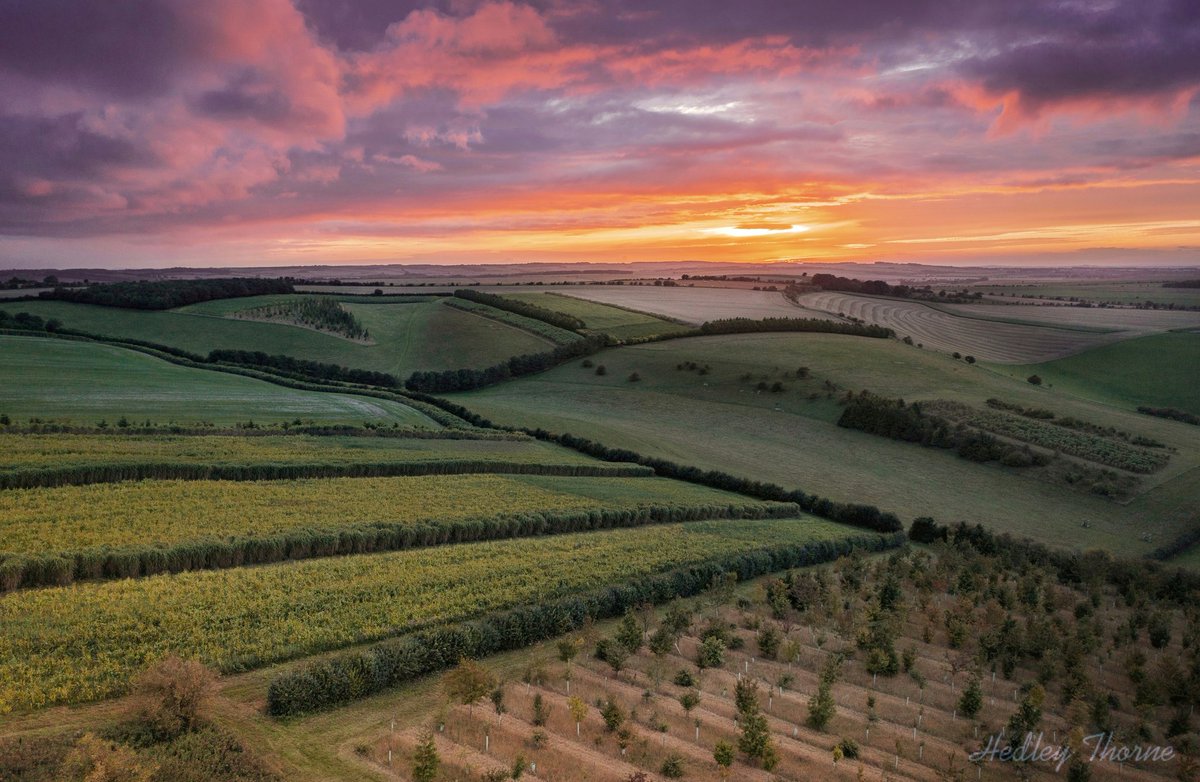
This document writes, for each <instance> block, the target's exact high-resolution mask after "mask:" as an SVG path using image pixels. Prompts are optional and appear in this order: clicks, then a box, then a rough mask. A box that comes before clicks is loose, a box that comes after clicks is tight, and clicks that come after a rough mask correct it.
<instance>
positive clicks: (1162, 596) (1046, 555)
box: [909, 516, 1200, 608]
mask: <svg viewBox="0 0 1200 782" xmlns="http://www.w3.org/2000/svg"><path fill="white" fill-rule="evenodd" d="M909 540H911V541H912V542H914V543H926V544H939V543H940V544H944V545H947V546H951V547H953V548H958V549H963V550H970V551H975V552H978V553H980V554H983V555H985V556H989V557H996V558H998V559H999V560H1000V561H1001V563H1002V567H1003V568H1005V569H1007V570H1008V571H1010V572H1024V571H1025V570H1027V569H1028V568H1029V567H1031V566H1032V567H1039V568H1045V569H1046V570H1047V571H1049V572H1050V573H1051V574H1053V575H1054V577H1055V578H1057V579H1058V581H1059V582H1060V583H1062V584H1064V585H1066V586H1071V587H1076V588H1078V587H1081V586H1084V585H1086V584H1088V583H1089V582H1093V581H1101V582H1106V583H1108V584H1111V585H1113V586H1114V587H1116V589H1117V591H1118V593H1119V594H1120V595H1121V597H1122V598H1124V599H1125V600H1126V602H1127V603H1128V604H1129V605H1134V604H1135V603H1137V602H1138V600H1139V599H1148V600H1151V601H1162V602H1165V603H1169V604H1170V605H1174V606H1179V607H1182V608H1187V607H1191V606H1194V605H1195V599H1196V593H1197V591H1200V573H1193V572H1191V571H1187V570H1183V569H1182V568H1178V567H1170V566H1167V565H1163V564H1162V563H1160V562H1157V561H1154V560H1152V559H1132V558H1125V557H1114V556H1113V555H1112V554H1110V553H1109V552H1107V551H1101V550H1090V551H1085V552H1078V551H1067V550H1065V549H1057V548H1050V547H1049V546H1046V545H1043V544H1041V543H1035V542H1033V541H1031V540H1028V539H1024V540H1022V539H1018V538H1014V537H1013V536H1012V535H1009V534H1008V533H997V532H993V531H992V530H989V529H987V528H986V527H984V526H982V525H980V524H974V525H971V524H967V523H966V522H961V521H960V522H958V523H957V524H953V525H944V524H938V523H937V522H936V521H935V520H933V519H932V518H929V517H927V516H925V517H921V518H918V519H914V520H913V523H912V526H911V528H910V529H909Z"/></svg>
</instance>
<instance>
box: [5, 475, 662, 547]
mask: <svg viewBox="0 0 1200 782" xmlns="http://www.w3.org/2000/svg"><path fill="white" fill-rule="evenodd" d="M474 473H489V474H500V475H563V476H572V477H584V476H605V477H610V478H639V477H645V476H650V475H653V474H654V471H653V470H652V469H650V468H649V467H645V466H643V465H637V464H627V465H608V464H522V463H519V462H510V461H503V460H493V459H479V460H467V459H456V460H454V461H424V462H370V463H362V464H261V463H259V464H195V463H189V462H174V463H172V462H158V463H142V464H83V465H77V466H73V467H43V468H38V467H27V468H22V469H16V470H4V471H2V472H0V490H4V489H31V488H42V487H45V488H51V487H55V486H83V485H86V484H89V483H117V482H119V481H145V480H161V481H165V480H182V481H286V480H296V479H300V478H395V477H408V476H412V475H470V474H474ZM0 545H2V544H0Z"/></svg>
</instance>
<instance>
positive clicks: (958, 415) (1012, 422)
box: [921, 400, 1170, 473]
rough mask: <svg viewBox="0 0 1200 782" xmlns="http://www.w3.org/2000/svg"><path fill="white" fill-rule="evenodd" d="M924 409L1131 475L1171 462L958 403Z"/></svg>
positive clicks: (1144, 451)
mask: <svg viewBox="0 0 1200 782" xmlns="http://www.w3.org/2000/svg"><path fill="white" fill-rule="evenodd" d="M921 407H922V408H923V409H924V410H925V411H927V412H931V413H935V414H938V415H942V416H946V417H948V418H952V419H954V420H958V421H963V422H964V423H966V424H968V425H969V426H973V427H975V428H977V429H983V430H985V431H988V432H992V433H993V434H998V435H1002V436H1004V437H1011V438H1013V439H1014V440H1021V441H1022V442H1026V443H1029V444H1031V445H1037V446H1040V447H1042V448H1048V449H1050V450H1053V451H1061V452H1062V453H1066V454H1070V455H1072V456H1078V457H1079V458H1081V459H1087V460H1088V461H1091V462H1096V463H1098V464H1106V465H1108V466H1109V467H1116V468H1118V469H1122V470H1129V471H1130V472H1139V473H1149V472H1154V471H1155V470H1158V469H1160V468H1162V467H1163V466H1165V465H1166V463H1167V461H1168V460H1169V459H1170V456H1169V455H1168V454H1165V453H1161V452H1157V451H1150V450H1147V449H1145V448H1138V447H1135V446H1132V445H1128V444H1126V443H1123V442H1120V441H1118V440H1114V439H1111V438H1108V437H1100V436H1099V435H1095V434H1090V433H1088V432H1082V431H1078V430H1074V429H1068V428H1066V427H1063V426H1058V425H1055V424H1050V423H1045V422H1043V421H1038V420H1036V419H1033V418H1026V417H1025V416H1017V415H1010V414H1008V413H1002V412H1000V411H998V410H979V409H976V408H973V407H968V406H967V405H964V404H960V403H958V402H948V401H941V400H939V401H935V402H924V403H922V404H921Z"/></svg>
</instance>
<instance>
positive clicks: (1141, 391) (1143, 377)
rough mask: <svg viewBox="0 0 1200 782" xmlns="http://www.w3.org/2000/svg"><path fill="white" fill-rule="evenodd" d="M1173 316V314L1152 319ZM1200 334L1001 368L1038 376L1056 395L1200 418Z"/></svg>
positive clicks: (1143, 340)
mask: <svg viewBox="0 0 1200 782" xmlns="http://www.w3.org/2000/svg"><path fill="white" fill-rule="evenodd" d="M1150 314H1171V313H1150ZM1198 367H1200V333H1195V332H1192V333H1187V332H1181V333H1175V334H1154V335H1150V336H1145V337H1139V338H1137V339H1131V340H1128V341H1125V342H1118V343H1116V344H1114V345H1105V346H1103V347H1098V348H1093V349H1092V350H1088V351H1086V352H1084V353H1079V354H1078V355H1074V356H1069V357H1067V358H1062V359H1058V360H1056V361H1049V362H1045V363H1039V364H1028V365H1023V366H1013V367H997V369H998V371H1001V372H1003V373H1005V374H1008V375H1011V376H1012V377H1028V376H1029V375H1032V374H1037V375H1038V376H1039V377H1041V378H1042V379H1043V381H1044V382H1045V383H1046V384H1049V385H1053V386H1054V388H1055V389H1056V390H1057V391H1060V392H1065V393H1069V394H1074V395H1076V396H1081V397H1084V398H1087V399H1095V400H1098V401H1101V402H1105V403H1107V404H1111V405H1115V406H1117V407H1123V408H1131V409H1132V408H1137V407H1138V406H1139V405H1148V406H1150V407H1175V408H1178V409H1180V410H1186V411H1188V412H1191V413H1195V414H1200V385H1198V384H1197V377H1198V373H1200V370H1198V369H1197V368H1198Z"/></svg>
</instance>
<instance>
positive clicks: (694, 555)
mask: <svg viewBox="0 0 1200 782" xmlns="http://www.w3.org/2000/svg"><path fill="white" fill-rule="evenodd" d="M855 532H861V531H856V530H853V529H852V528H848V527H843V526H840V525H836V524H831V523H828V522H822V521H817V520H814V519H804V520H796V519H776V520H764V521H717V522H696V523H691V524H682V525H679V524H676V525H662V526H656V527H644V528H638V529H621V530H610V531H604V532H594V533H583V534H574V535H559V536H553V537H546V538H536V539H527V540H513V541H501V542H490V543H471V544H462V545H459V546H448V547H443V548H438V549H425V550H419V551H409V552H397V553H392V554H375V555H363V556H354V557H336V558H332V559H322V560H313V561H308V562H298V563H290V564H284V565H275V566H268V567H254V568H236V569H233V570H223V571H214V572H199V573H184V574H180V575H175V576H160V577H153V578H144V579H132V580H125V581H116V582H110V583H104V584H84V585H75V586H72V587H65V588H51V589H40V590H33V591H28V592H20V593H15V594H11V595H7V596H5V597H4V598H3V599H2V600H0V625H3V627H4V628H5V632H4V633H3V634H2V635H0V714H4V713H6V712H9V711H13V710H25V709H31V708H37V707H41V706H45V705H48V704H52V703H69V702H78V701H84V700H93V699H96V698H101V697H105V696H110V695H113V694H115V693H118V692H120V691H121V690H122V689H124V687H125V686H126V684H127V683H128V681H129V677H130V676H131V675H132V674H133V673H134V672H136V671H138V670H140V669H141V668H143V667H144V666H145V665H146V664H148V663H149V662H151V661H153V660H155V659H158V658H161V657H163V656H165V655H167V654H171V653H174V654H182V655H186V656H188V657H199V658H200V659H201V660H203V661H205V662H206V663H208V664H210V665H213V666H214V667H217V668H220V669H222V670H225V671H232V670H239V669H246V668H252V667H257V666H260V665H264V664H266V663H270V662H273V661H277V660H282V659H288V658H293V657H298V656H302V655H305V654H312V653H316V652H320V651H324V650H327V649H333V648H337V647H341V646H346V645H349V644H354V643H360V642H365V641H371V640H376V639H379V638H385V637H388V636H393V635H397V634H400V633H403V632H406V631H409V630H413V629H416V628H420V627H426V626H429V625H433V624H439V623H444V622H451V621H456V620H461V619H464V618H467V617H471V616H477V615H481V614H485V613H487V612H489V611H495V610H498V609H502V608H506V607H509V606H513V605H518V604H521V603H528V602H540V601H545V600H549V599H552V598H554V597H558V596H562V595H566V594H570V593H573V592H578V591H581V590H585V589H589V588H595V587H598V586H602V585H605V584H619V583H622V582H624V581H627V580H629V579H631V578H634V577H636V576H639V575H643V574H648V573H654V572H658V571H663V570H668V569H671V568H675V567H680V566H683V565H686V564H689V563H693V562H701V561H705V560H708V559H711V558H713V557H718V556H723V555H729V554H733V553H737V552H742V551H747V550H753V549H756V548H765V547H769V546H777V545H788V544H793V543H794V544H803V543H808V542H813V541H820V540H838V539H844V538H846V537H847V536H849V535H852V534H854V533H855Z"/></svg>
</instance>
